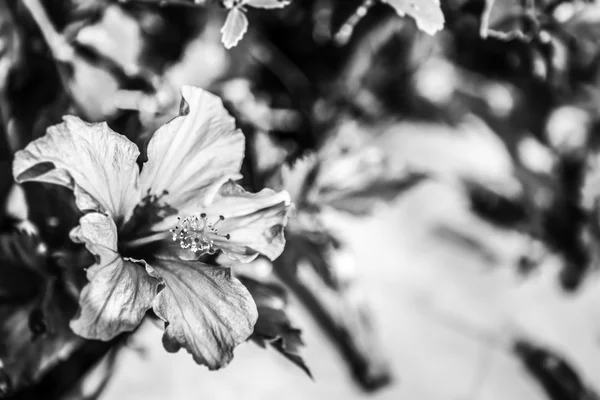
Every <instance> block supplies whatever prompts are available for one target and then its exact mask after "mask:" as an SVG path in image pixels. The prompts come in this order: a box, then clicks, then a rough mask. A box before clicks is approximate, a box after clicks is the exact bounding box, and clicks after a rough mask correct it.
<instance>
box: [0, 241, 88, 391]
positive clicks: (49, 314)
mask: <svg viewBox="0 0 600 400" xmlns="http://www.w3.org/2000/svg"><path fill="white" fill-rule="evenodd" d="M0 276H2V279H1V280H0V299H1V300H0V360H1V362H2V364H4V365H3V368H2V372H3V373H5V374H6V376H7V377H8V381H9V382H10V385H11V386H12V388H13V389H18V388H19V387H21V386H24V385H29V384H31V383H34V382H36V381H37V380H38V379H40V378H41V376H42V375H43V374H44V373H46V372H47V371H48V370H49V369H50V368H52V367H53V366H54V365H56V363H57V362H59V361H61V360H63V359H64V358H66V357H67V356H68V355H69V354H70V353H71V352H72V351H73V350H75V349H76V348H77V347H78V346H79V345H80V344H81V343H82V342H83V340H82V339H80V338H78V337H77V336H76V335H75V334H74V333H73V332H72V331H71V329H70V328H69V326H68V321H69V319H70V318H71V316H72V314H73V313H74V312H75V309H76V307H77V303H76V301H75V299H74V298H73V297H72V296H71V295H69V294H68V293H67V292H65V291H64V289H63V285H62V283H61V282H59V281H58V280H57V279H55V278H54V277H53V276H51V275H50V274H49V271H48V267H47V264H46V257H45V251H44V247H43V245H42V244H41V243H40V242H39V240H38V239H37V238H36V237H33V236H26V235H8V234H5V235H2V236H0Z"/></svg>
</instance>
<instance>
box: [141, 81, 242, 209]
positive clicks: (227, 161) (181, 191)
mask: <svg viewBox="0 0 600 400" xmlns="http://www.w3.org/2000/svg"><path fill="white" fill-rule="evenodd" d="M181 93H182V95H183V100H185V102H186V103H187V107H188V108H189V113H188V114H187V115H182V116H179V117H177V118H175V119H173V120H172V121H170V122H168V123H167V124H165V125H163V126H162V127H161V128H160V129H158V131H156V133H154V136H153V137H152V139H151V140H150V142H149V143H148V162H146V163H145V164H144V167H143V169H142V173H141V178H140V182H141V187H142V192H143V193H146V192H147V191H150V193H156V194H161V193H163V191H167V192H168V193H167V194H166V195H165V196H164V197H162V200H163V201H164V202H166V203H168V204H169V205H170V206H172V207H175V208H176V209H179V210H182V209H196V208H200V207H202V206H204V205H205V204H207V203H209V202H210V201H211V200H212V198H213V197H214V195H215V193H217V191H218V190H219V188H220V187H221V185H222V184H223V183H224V182H226V181H227V180H229V179H239V178H240V174H239V171H240V168H241V165H242V160H243V158H244V135H243V134H242V132H241V131H240V130H239V129H236V128H235V121H234V119H233V117H232V116H231V115H229V113H228V112H227V110H225V107H223V103H222V101H221V99H219V98H218V97H217V96H215V95H213V94H211V93H209V92H207V91H205V90H202V89H199V88H195V87H191V86H184V87H183V88H182V89H181Z"/></svg>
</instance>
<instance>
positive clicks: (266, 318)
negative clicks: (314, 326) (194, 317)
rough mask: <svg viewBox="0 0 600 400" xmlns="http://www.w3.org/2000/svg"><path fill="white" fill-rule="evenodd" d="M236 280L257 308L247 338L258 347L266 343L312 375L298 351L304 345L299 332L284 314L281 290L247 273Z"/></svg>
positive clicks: (284, 297) (284, 300)
mask: <svg viewBox="0 0 600 400" xmlns="http://www.w3.org/2000/svg"><path fill="white" fill-rule="evenodd" d="M240 281H241V282H242V283H243V284H244V286H246V288H247V289H248V291H249V292H250V294H251V295H252V298H254V302H255V303H256V307H257V308H258V320H257V321H256V325H255V326H254V333H253V334H252V336H251V339H252V340H253V341H254V342H255V343H256V344H258V345H259V346H261V347H266V344H267V343H268V344H270V345H271V347H273V348H274V349H275V350H277V351H278V352H279V353H281V354H282V355H283V356H285V357H286V358H287V359H288V360H290V361H291V362H293V363H294V364H296V365H297V366H298V367H299V368H301V369H302V370H303V371H304V372H306V374H307V375H308V376H310V377H311V378H312V374H311V373H310V370H309V368H308V366H307V365H306V363H305V362H304V359H303V358H302V357H301V356H300V355H299V354H298V352H299V350H300V349H301V348H302V346H303V345H304V343H303V342H302V338H301V334H302V332H301V331H300V329H297V328H294V327H293V326H292V323H291V321H290V319H289V317H288V316H287V313H286V308H287V298H286V292H285V290H284V289H283V288H282V287H280V286H278V285H276V284H274V283H266V282H259V281H257V280H254V279H251V278H247V277H241V278H240Z"/></svg>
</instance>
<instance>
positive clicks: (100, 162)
mask: <svg viewBox="0 0 600 400" xmlns="http://www.w3.org/2000/svg"><path fill="white" fill-rule="evenodd" d="M63 119H64V122H63V123H61V124H59V125H54V126H51V127H50V128H48V132H47V134H46V135H44V136H43V137H41V138H39V139H37V140H35V141H33V142H31V143H30V144H29V145H28V146H27V147H26V148H25V149H24V150H21V151H18V152H17V153H16V154H15V161H14V164H13V174H14V176H15V179H16V181H17V182H19V183H22V182H27V181H37V182H48V183H54V184H57V185H62V186H66V187H68V188H70V189H73V190H74V192H75V199H76V201H77V206H78V207H79V208H80V209H82V210H86V209H94V210H99V211H105V212H108V213H109V214H110V215H111V216H113V218H115V219H119V218H121V217H124V216H125V215H126V214H127V213H129V212H130V211H131V210H132V209H133V207H134V206H135V204H136V203H137V202H138V200H139V197H140V196H139V191H138V184H137V182H138V175H139V168H138V166H137V164H136V160H137V158H138V155H139V150H138V148H137V146H136V145H135V144H134V143H132V142H131V141H129V140H128V139H127V138H126V137H125V136H123V135H119V134H118V133H116V132H114V131H112V130H111V129H110V128H109V127H108V125H106V123H101V124H90V123H87V122H84V121H82V120H81V119H79V118H77V117H73V116H65V117H63Z"/></svg>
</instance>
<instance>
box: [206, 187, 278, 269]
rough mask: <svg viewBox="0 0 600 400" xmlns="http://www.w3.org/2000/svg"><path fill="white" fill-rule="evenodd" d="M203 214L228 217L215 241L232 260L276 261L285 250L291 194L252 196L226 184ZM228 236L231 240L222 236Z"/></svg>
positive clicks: (263, 192) (269, 193)
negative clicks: (258, 257)
mask: <svg viewBox="0 0 600 400" xmlns="http://www.w3.org/2000/svg"><path fill="white" fill-rule="evenodd" d="M204 212H206V214H207V215H208V216H209V217H212V218H215V217H217V218H218V216H219V215H223V216H224V217H225V219H224V220H223V221H221V222H219V225H218V229H219V233H220V234H221V236H218V237H212V239H213V240H214V244H215V247H217V248H219V249H221V250H222V251H223V252H224V253H225V254H226V255H227V256H228V257H229V258H231V259H233V260H237V261H240V262H249V261H252V260H253V259H254V258H256V256H257V255H258V254H263V255H265V256H267V257H268V258H270V259H271V260H274V259H275V258H277V257H279V255H280V254H281V252H282V251H283V248H284V247H285V237H284V235H283V228H284V227H285V226H286V225H287V219H288V214H289V212H290V195H289V194H288V193H287V192H285V191H282V192H274V191H273V190H271V189H263V190H261V191H260V192H258V193H249V192H246V191H245V190H244V189H242V187H241V186H239V185H237V184H235V183H233V182H227V183H226V184H225V185H223V187H222V188H221V190H220V191H219V194H218V195H217V197H216V198H215V201H214V203H213V204H211V205H210V206H208V207H207V208H205V209H204ZM225 234H229V235H230V238H229V240H227V239H226V238H225V237H223V236H222V235H225Z"/></svg>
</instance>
